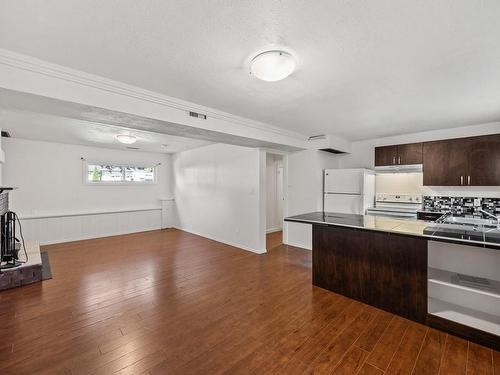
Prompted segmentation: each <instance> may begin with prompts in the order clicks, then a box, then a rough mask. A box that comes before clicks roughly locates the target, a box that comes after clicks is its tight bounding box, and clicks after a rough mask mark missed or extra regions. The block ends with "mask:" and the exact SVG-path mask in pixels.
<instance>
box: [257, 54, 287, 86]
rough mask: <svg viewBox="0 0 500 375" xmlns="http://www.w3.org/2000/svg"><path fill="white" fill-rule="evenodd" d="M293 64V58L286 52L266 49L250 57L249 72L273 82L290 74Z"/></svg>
mask: <svg viewBox="0 0 500 375" xmlns="http://www.w3.org/2000/svg"><path fill="white" fill-rule="evenodd" d="M295 65H296V63H295V59H294V58H293V56H292V55H290V54H289V53H288V52H284V51H266V52H262V53H260V54H258V55H257V56H255V57H254V58H253V59H252V61H251V62H250V74H252V75H254V76H256V77H257V78H259V79H261V80H263V81H268V82H275V81H279V80H282V79H284V78H286V77H288V76H289V75H290V74H292V73H293V71H294V70H295Z"/></svg>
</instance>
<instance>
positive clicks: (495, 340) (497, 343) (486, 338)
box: [427, 314, 500, 351]
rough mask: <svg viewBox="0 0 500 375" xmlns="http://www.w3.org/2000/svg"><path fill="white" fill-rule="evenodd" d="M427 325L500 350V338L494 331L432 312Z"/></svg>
mask: <svg viewBox="0 0 500 375" xmlns="http://www.w3.org/2000/svg"><path fill="white" fill-rule="evenodd" d="M427 325H428V326H430V327H433V328H437V329H440V330H442V331H445V332H448V333H451V334H452V335H455V336H458V337H462V338H464V339H466V340H470V341H474V342H476V343H478V344H481V345H484V346H487V347H489V348H492V349H494V350H499V351H500V338H499V337H498V336H497V335H494V334H492V333H488V332H484V331H481V330H479V329H475V328H471V327H468V326H464V325H463V324H460V323H457V322H453V321H451V320H448V319H443V318H441V317H439V316H435V315H431V314H429V315H428V316H427Z"/></svg>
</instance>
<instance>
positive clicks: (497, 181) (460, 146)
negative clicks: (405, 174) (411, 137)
mask: <svg viewBox="0 0 500 375" xmlns="http://www.w3.org/2000/svg"><path fill="white" fill-rule="evenodd" d="M424 185H426V186H500V134H495V135H486V136H480V137H469V138H459V139H449V140H443V141H434V142H426V143H424Z"/></svg>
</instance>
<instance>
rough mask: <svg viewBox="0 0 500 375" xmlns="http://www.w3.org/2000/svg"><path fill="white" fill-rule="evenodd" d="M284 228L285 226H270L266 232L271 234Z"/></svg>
mask: <svg viewBox="0 0 500 375" xmlns="http://www.w3.org/2000/svg"><path fill="white" fill-rule="evenodd" d="M282 230H283V228H270V229H268V230H266V233H267V234H269V233H274V232H281V231H282Z"/></svg>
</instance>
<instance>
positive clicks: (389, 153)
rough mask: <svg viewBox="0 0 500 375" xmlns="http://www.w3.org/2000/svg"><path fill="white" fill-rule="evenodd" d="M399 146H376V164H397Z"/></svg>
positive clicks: (377, 165)
mask: <svg viewBox="0 0 500 375" xmlns="http://www.w3.org/2000/svg"><path fill="white" fill-rule="evenodd" d="M397 157H398V146H382V147H375V166H376V167H379V166H385V165H395V164H397Z"/></svg>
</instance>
